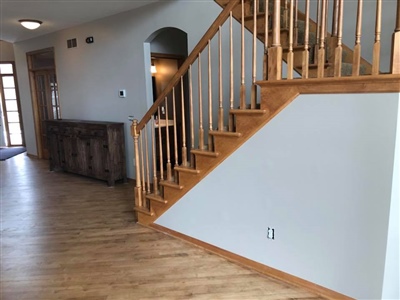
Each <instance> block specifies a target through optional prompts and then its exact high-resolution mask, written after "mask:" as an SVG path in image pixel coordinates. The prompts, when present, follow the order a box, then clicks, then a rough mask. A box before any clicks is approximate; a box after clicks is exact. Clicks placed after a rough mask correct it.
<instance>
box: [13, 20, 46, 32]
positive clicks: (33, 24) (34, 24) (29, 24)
mask: <svg viewBox="0 0 400 300" xmlns="http://www.w3.org/2000/svg"><path fill="white" fill-rule="evenodd" d="M18 22H20V23H21V25H22V26H24V27H25V28H28V29H30V30H34V29H36V28H38V27H39V26H40V25H41V24H42V21H38V20H29V19H22V20H18Z"/></svg>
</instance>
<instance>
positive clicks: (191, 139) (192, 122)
mask: <svg viewBox="0 0 400 300" xmlns="http://www.w3.org/2000/svg"><path fill="white" fill-rule="evenodd" d="M189 110H190V147H191V149H194V115H193V84H192V65H190V66H189ZM190 165H191V166H192V167H193V165H194V158H193V155H192V154H191V155H190Z"/></svg>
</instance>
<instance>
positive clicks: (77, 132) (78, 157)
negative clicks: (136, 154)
mask: <svg viewBox="0 0 400 300" xmlns="http://www.w3.org/2000/svg"><path fill="white" fill-rule="evenodd" d="M46 132H47V142H48V149H49V156H50V158H49V160H50V170H63V171H66V172H71V173H76V174H81V175H85V176H90V177H93V178H97V179H101V180H106V181H107V183H108V185H114V183H115V181H117V180H124V181H126V164H125V140H124V123H113V122H98V121H82V120H49V121H46Z"/></svg>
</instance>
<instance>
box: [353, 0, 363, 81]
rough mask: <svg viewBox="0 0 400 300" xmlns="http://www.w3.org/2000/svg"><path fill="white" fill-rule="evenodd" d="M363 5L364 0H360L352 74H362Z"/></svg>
mask: <svg viewBox="0 0 400 300" xmlns="http://www.w3.org/2000/svg"><path fill="white" fill-rule="evenodd" d="M362 7H363V0H358V7H357V24H356V42H355V45H354V50H353V68H352V76H358V75H360V61H361V26H362Z"/></svg>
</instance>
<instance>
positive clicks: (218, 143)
mask: <svg viewBox="0 0 400 300" xmlns="http://www.w3.org/2000/svg"><path fill="white" fill-rule="evenodd" d="M239 139H240V138H239V137H226V136H214V149H215V151H217V152H220V153H225V152H226V149H232V147H233V146H234V145H237V143H238V142H239Z"/></svg>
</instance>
